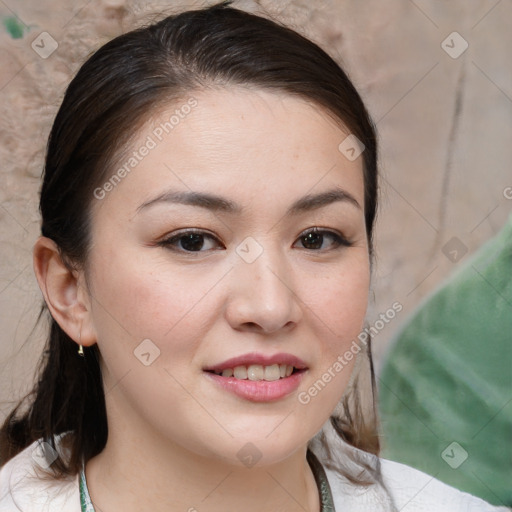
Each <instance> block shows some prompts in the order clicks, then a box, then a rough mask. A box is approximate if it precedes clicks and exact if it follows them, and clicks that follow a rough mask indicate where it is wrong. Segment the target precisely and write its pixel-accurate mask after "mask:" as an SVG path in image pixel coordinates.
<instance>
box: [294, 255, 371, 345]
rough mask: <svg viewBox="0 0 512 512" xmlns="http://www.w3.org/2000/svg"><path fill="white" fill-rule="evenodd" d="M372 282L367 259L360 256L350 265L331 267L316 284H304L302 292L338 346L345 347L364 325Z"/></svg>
mask: <svg viewBox="0 0 512 512" xmlns="http://www.w3.org/2000/svg"><path fill="white" fill-rule="evenodd" d="M369 286H370V277H369V265H368V263H367V260H366V259H365V258H357V259H355V261H353V262H352V263H351V264H350V265H344V266H340V267H339V268H337V269H332V270H330V271H329V275H327V276H325V277H324V278H323V279H320V281H319V282H318V284H317V285H316V286H315V287H303V289H302V294H301V295H302V296H303V297H305V300H304V302H305V304H307V306H308V309H309V310H310V311H311V313H312V314H313V316H314V317H316V324H317V325H318V328H320V329H322V331H324V335H325V336H324V337H323V338H322V339H324V340H326V341H329V344H330V345H333V348H334V349H335V348H337V347H338V348H343V345H344V344H346V343H347V342H350V341H351V340H352V339H353V338H354V337H357V335H358V334H359V332H360V330H361V328H362V327H363V323H364V318H365V315H366V310H367V306H368V291H369Z"/></svg>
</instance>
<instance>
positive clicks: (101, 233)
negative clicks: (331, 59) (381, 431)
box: [88, 88, 369, 464]
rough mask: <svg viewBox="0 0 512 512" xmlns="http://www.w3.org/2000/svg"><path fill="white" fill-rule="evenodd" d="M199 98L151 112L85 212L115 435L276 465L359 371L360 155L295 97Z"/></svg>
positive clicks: (363, 270)
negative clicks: (351, 153) (350, 154)
mask: <svg viewBox="0 0 512 512" xmlns="http://www.w3.org/2000/svg"><path fill="white" fill-rule="evenodd" d="M193 97H194V100H190V99H188V98H186V99H185V100H183V102H182V103H179V102H178V103H176V104H173V105H172V108H169V110H168V111H165V112H159V114H158V115H155V116H154V117H153V119H152V121H151V123H149V124H147V125H146V127H145V128H144V129H143V130H141V132H140V133H139V134H138V135H137V138H136V141H135V142H134V143H133V144H132V145H131V147H130V149H129V151H128V153H127V154H126V155H125V157H123V159H122V161H121V162H120V163H119V165H118V166H116V167H115V168H114V169H113V171H112V174H110V175H109V177H111V176H112V175H113V174H116V173H117V178H120V179H116V178H114V179H112V180H111V181H110V186H109V185H108V184H105V185H104V186H102V187H101V190H99V189H96V192H95V198H94V199H93V205H92V213H93V217H92V249H91V253H90V260H89V268H90V269H91V270H90V275H89V281H88V283H89V286H90V288H89V293H90V322H91V323H90V325H91V326H92V328H93V330H94V333H95V336H96V337H97V343H98V345H99V349H100V352H101V354H102V359H103V361H102V370H103V378H104V382H105V392H106V401H107V411H108V420H109V431H110V433H111V434H112V432H117V433H118V434H119V435H121V434H122V435H129V436H130V437H131V438H132V439H144V440H147V439H156V438H158V439H159V440H160V446H161V441H162V439H163V440H165V441H166V442H167V443H169V444H168V446H175V447H179V448H180V449H186V450H190V451H192V452H195V453H197V454H201V455H204V456H207V457H214V458H221V459H224V460H225V461H230V462H233V463H236V464H241V463H246V461H247V460H248V459H244V456H246V455H248V456H252V457H253V459H254V460H255V459H258V458H260V457H261V458H262V460H261V462H260V463H262V464H263V463H272V462H277V461H279V460H283V459H284V458H286V457H287V456H289V455H291V454H292V453H293V452H295V451H296V450H297V449H298V448H299V447H303V446H305V444H306V443H307V441H308V440H309V439H311V438H312V437H313V436H314V435H315V434H316V433H317V432H318V430H319V429H320V428H321V427H322V425H323V424H324V422H325V421H326V420H327V419H328V417H329V415H330V414H331V412H332V411H333V409H334V407H335V406H336V404H337V402H338V401H339V400H340V397H341V396H342V394H343V392H344V389H345V387H346V385H347V382H348V380H349V377H350V374H351V371H352V367H353V364H354V359H352V360H348V358H346V357H343V356H344V354H345V352H347V351H348V350H349V349H350V347H351V346H352V347H353V341H354V340H355V339H357V335H358V334H359V332H360V330H361V328H362V324H363V320H364V315H365V312H366V307H367V294H368V288H369V256H368V245H367V240H366V232H365V222H364V202H363V196H364V186H363V174H362V158H361V157H359V158H357V159H356V160H354V161H350V160H349V159H347V158H346V157H345V156H344V154H342V153H341V152H340V150H339V149H338V146H339V145H340V143H341V142H342V141H343V140H344V139H346V137H347V136H348V135H349V134H348V133H346V132H343V131H342V130H341V129H340V128H339V127H338V126H337V125H336V124H335V123H334V122H333V121H332V120H331V119H330V118H329V117H328V116H327V115H326V114H325V113H324V112H323V111H321V110H320V109H319V108H317V107H314V106H311V105H310V104H308V103H307V102H304V101H302V100H300V99H297V98H294V97H291V96H287V95H281V94H277V93H273V92H264V91H256V90H249V89H242V88H231V89H224V90H217V91H208V92H200V93H197V94H194V95H193ZM187 100H188V102H187ZM187 104H188V105H189V107H190V108H188V107H186V106H185V105H187ZM176 110H177V111H178V112H175V111H176ZM171 115H174V116H175V117H174V119H172V120H171V121H170V122H169V123H168V124H167V125H165V122H168V121H169V120H170V118H171ZM177 119H179V121H177ZM164 127H165V128H164ZM143 147H146V148H147V150H144V149H142V148H143ZM130 158H132V159H135V160H130ZM125 163H127V165H126V167H125V171H126V170H127V169H128V172H122V171H121V172H117V170H118V169H120V168H121V167H122V166H123V165H124V164H125ZM113 183H114V185H113ZM341 361H343V362H341ZM276 365H277V366H276ZM292 366H293V367H294V370H293V373H292V374H291V375H289V373H290V371H292V370H291V367H292ZM215 372H217V373H215ZM233 372H234V375H232V374H233ZM218 373H221V375H218ZM283 374H284V375H285V376H284V377H282V375H283ZM287 375H289V376H287ZM262 378H263V380H261V379H262ZM253 379H254V380H253ZM247 443H252V445H248V444H247ZM253 445H254V446H253ZM244 461H245V462H244Z"/></svg>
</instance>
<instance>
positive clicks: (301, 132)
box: [102, 87, 363, 208]
mask: <svg viewBox="0 0 512 512" xmlns="http://www.w3.org/2000/svg"><path fill="white" fill-rule="evenodd" d="M348 135H349V133H348V131H347V130H346V129H344V128H343V127H342V126H340V123H336V122H335V121H334V120H333V118H332V117H331V116H330V115H328V114H327V113H326V112H325V110H324V109H322V108H321V107H319V106H317V105H316V104H313V103H311V102H308V101H306V100H304V99H301V98H298V97H295V96H292V95H288V94H284V93H276V92H273V91H272V92H270V91H266V90H255V89H249V88H242V87H234V88H224V89H217V90H208V91H196V92H194V93H191V94H190V95H185V96H183V98H182V99H181V100H175V101H173V102H172V104H171V105H168V106H165V107H164V108H160V109H159V110H158V111H156V112H154V113H153V114H152V115H151V117H150V119H149V121H148V122H146V124H145V125H144V126H143V127H142V128H141V129H140V130H139V131H138V133H137V134H136V135H135V136H134V137H133V138H132V142H131V144H130V145H129V148H128V150H127V151H126V152H125V154H124V155H123V156H122V157H121V158H120V160H119V161H118V162H117V164H116V165H115V166H113V168H112V170H111V171H110V173H107V177H106V182H109V179H110V182H115V184H114V183H112V186H111V187H108V186H107V188H109V191H108V196H107V197H106V199H108V202H118V201H123V202H124V203H130V202H134V203H135V202H138V203H140V202H141V201H140V200H141V199H144V198H148V197H149V196H150V195H151V194H152V193H155V192H158V191H161V190H163V189H164V188H166V187H170V186H174V187H176V186H177V187H179V188H180V189H183V190H186V189H189V190H200V191H205V190H208V191H210V192H227V193H228V194H233V195H234V196H236V197H239V198H241V199H242V200H243V197H245V196H246V197H250V196H254V194H256V192H257V191H259V192H258V193H265V194H267V195H268V196H269V197H270V196H272V193H271V189H274V192H275V189H276V187H277V188H278V189H279V191H280V192H281V194H280V197H281V198H282V200H284V195H285V194H292V195H293V194H295V195H298V194H301V193H302V194H303V193H305V191H306V190H307V189H313V188H315V187H322V186H324V187H328V186H329V185H340V184H342V185H343V186H344V187H346V188H348V189H350V192H351V193H352V194H353V195H355V196H359V197H360V198H362V194H363V175H362V158H357V159H356V160H354V161H350V160H349V159H347V158H346V157H345V156H344V154H343V153H342V152H341V151H340V150H339V146H340V143H342V141H343V140H345V139H346V137H347V136H348ZM119 174H121V179H119V180H118V179H117V178H118V177H119V176H117V177H116V176H115V175H119ZM112 177H113V178H114V179H113V180H112V179H111V178H112ZM244 194H245V196H244ZM102 202H107V201H102ZM361 204H362V201H361ZM134 206H135V207H136V205H135V204H133V205H131V207H132V208H133V207H134ZM137 206H138V205H137ZM102 207H103V206H102Z"/></svg>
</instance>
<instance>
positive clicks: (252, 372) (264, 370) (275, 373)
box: [215, 364, 293, 381]
mask: <svg viewBox="0 0 512 512" xmlns="http://www.w3.org/2000/svg"><path fill="white" fill-rule="evenodd" d="M292 372H293V366H290V365H286V364H273V365H271V366H263V365H261V364H251V365H249V366H235V368H226V369H225V370H223V371H222V372H220V371H218V372H217V371H216V372H215V373H216V374H217V375H222V376H223V377H233V376H234V377H235V379H242V380H246V379H249V380H269V381H272V380H279V379H280V378H283V377H289V376H290V375H291V374H292Z"/></svg>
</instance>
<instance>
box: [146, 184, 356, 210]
mask: <svg viewBox="0 0 512 512" xmlns="http://www.w3.org/2000/svg"><path fill="white" fill-rule="evenodd" d="M338 201H341V202H346V203H349V204H352V205H353V206H355V207H356V208H358V209H360V210H361V205H360V204H359V203H358V202H357V200H356V198H355V197H354V196H353V195H352V194H350V193H349V192H347V191H345V190H343V189H341V188H334V189H332V190H327V191H326V192H322V193H320V194H308V195H306V196H304V197H301V198H300V199H298V200H297V201H295V203H293V204H292V205H291V206H290V208H288V210H287V212H286V215H298V214H300V213H304V212H308V211H312V210H317V209H319V208H322V207H323V206H327V205H329V204H331V203H334V202H338ZM162 202H170V203H179V204H185V205H190V206H199V207H201V208H207V209H208V210H213V211H222V212H226V213H231V214H240V213H241V212H242V210H243V208H242V206H240V205H238V204H236V203H234V202H233V201H230V200H229V199H225V198H223V197H220V196H217V195H214V194H208V193H203V192H179V191H172V190H171V191H168V192H164V193H163V194H160V195H159V196H157V197H155V198H153V199H150V200H148V201H146V202H144V203H142V204H141V205H140V206H139V207H138V208H137V210H136V211H137V213H138V212H139V211H141V210H143V209H145V208H148V207H150V206H153V205H155V204H158V203H162Z"/></svg>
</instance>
